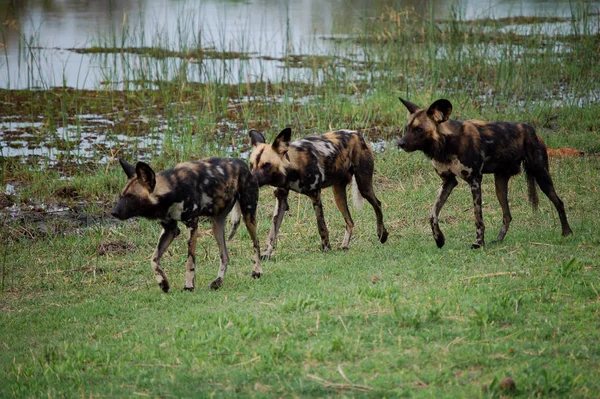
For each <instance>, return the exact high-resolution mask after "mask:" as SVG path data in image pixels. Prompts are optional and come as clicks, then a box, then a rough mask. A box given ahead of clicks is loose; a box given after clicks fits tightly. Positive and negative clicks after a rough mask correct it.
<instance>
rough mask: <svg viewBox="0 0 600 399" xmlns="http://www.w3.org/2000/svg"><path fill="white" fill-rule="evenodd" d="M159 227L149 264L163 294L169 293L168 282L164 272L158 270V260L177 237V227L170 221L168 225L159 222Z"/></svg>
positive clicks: (175, 223) (174, 222)
mask: <svg viewBox="0 0 600 399" xmlns="http://www.w3.org/2000/svg"><path fill="white" fill-rule="evenodd" d="M160 225H161V226H162V228H163V231H162V233H161V234H160V238H159V239H158V244H157V245H156V249H155V250H154V253H153V254H152V260H151V261H150V264H151V265H152V271H153V272H154V277H155V278H156V282H157V283H158V286H159V287H160V288H161V289H162V290H163V291H164V292H169V281H168V280H167V275H166V274H165V272H164V271H163V270H162V269H161V268H160V259H161V258H162V256H163V254H164V253H165V251H166V250H167V248H169V245H171V242H173V239H174V238H175V237H177V236H178V235H179V227H177V222H176V221H171V222H169V223H164V222H161V223H160Z"/></svg>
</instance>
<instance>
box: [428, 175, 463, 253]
mask: <svg viewBox="0 0 600 399" xmlns="http://www.w3.org/2000/svg"><path fill="white" fill-rule="evenodd" d="M442 180H443V182H442V185H441V187H440V190H439V191H438V196H437V199H436V200H435V204H434V205H433V210H432V211H431V217H430V218H429V223H430V224H431V231H432V233H433V238H434V240H435V243H436V244H437V246H438V248H441V247H443V246H444V243H445V242H446V239H445V237H444V233H442V230H441V229H440V224H439V216H440V211H441V210H442V208H443V207H444V204H445V203H446V200H447V199H448V197H449V196H450V193H451V192H452V190H453V189H454V187H456V185H457V184H458V182H457V181H456V177H454V176H449V177H442Z"/></svg>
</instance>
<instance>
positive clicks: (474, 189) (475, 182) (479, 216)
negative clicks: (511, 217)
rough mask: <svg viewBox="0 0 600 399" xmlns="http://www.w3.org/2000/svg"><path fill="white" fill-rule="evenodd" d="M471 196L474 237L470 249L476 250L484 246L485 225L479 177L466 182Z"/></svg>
mask: <svg viewBox="0 0 600 399" xmlns="http://www.w3.org/2000/svg"><path fill="white" fill-rule="evenodd" d="M468 183H469V185H470V186H471V194H473V212H474V213H475V228H476V236H475V243H474V244H473V245H471V248H473V249H477V248H481V247H483V246H484V245H485V239H484V234H485V225H484V224H483V211H482V208H481V177H474V178H472V179H471V180H469V181H468Z"/></svg>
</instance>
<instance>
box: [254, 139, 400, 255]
mask: <svg viewBox="0 0 600 399" xmlns="http://www.w3.org/2000/svg"><path fill="white" fill-rule="evenodd" d="M291 133H292V131H291V129H289V128H287V129H284V130H282V131H281V133H279V135H278V136H277V137H276V138H275V141H274V142H273V144H266V141H265V137H264V136H263V135H262V133H259V132H257V131H255V130H251V131H250V133H249V134H250V139H251V143H252V154H251V155H250V169H251V170H252V174H253V175H254V176H255V177H256V180H257V181H258V185H259V186H264V185H266V184H269V185H271V186H274V187H276V188H275V198H276V200H277V202H276V205H275V212H274V214H273V222H272V225H271V231H270V233H269V242H268V243H267V248H266V250H265V252H264V253H263V258H269V257H270V256H271V253H272V252H273V249H274V248H275V242H276V240H277V233H278V231H279V227H280V226H281V222H282V221H283V216H284V214H285V212H286V211H287V210H288V209H289V207H288V202H287V198H288V194H289V190H293V191H296V192H298V193H301V194H305V195H307V196H308V197H309V198H310V199H311V200H312V204H313V207H314V209H315V214H316V216H317V226H318V228H319V234H320V235H321V247H322V249H323V250H329V249H331V246H330V244H329V232H328V231H327V226H326V225H325V218H324V217H323V206H322V204H321V189H323V188H326V187H329V186H332V188H333V195H334V198H335V203H336V205H337V207H338V209H339V210H340V212H341V213H342V215H343V216H344V220H345V221H346V234H345V236H344V241H343V243H342V249H348V247H349V245H350V237H351V236H352V229H353V227H354V222H353V221H352V217H351V216H350V211H349V210H348V203H347V199H346V186H347V185H348V183H350V181H351V180H352V181H353V186H354V188H355V190H354V193H355V196H354V199H355V202H358V201H360V200H361V199H362V198H361V197H360V196H362V197H363V198H366V199H367V201H369V203H370V204H371V205H372V206H373V209H374V210H375V215H376V217H377V237H379V241H381V243H384V242H385V241H386V240H387V238H388V232H387V230H386V228H385V226H384V224H383V214H382V212H381V202H380V201H379V200H378V199H377V197H375V193H374V191H373V166H374V165H373V151H372V150H371V147H370V146H369V145H368V144H367V143H366V142H365V140H364V139H363V137H362V136H361V135H360V134H358V133H357V132H353V131H348V130H340V131H337V132H329V133H326V134H324V135H322V136H312V137H305V138H302V139H299V140H296V141H293V142H291V143H290V137H291ZM353 176H354V179H353ZM356 189H357V190H356ZM359 193H360V194H359Z"/></svg>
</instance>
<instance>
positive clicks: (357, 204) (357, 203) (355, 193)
mask: <svg viewBox="0 0 600 399" xmlns="http://www.w3.org/2000/svg"><path fill="white" fill-rule="evenodd" d="M352 201H353V202H354V209H356V210H358V209H361V208H362V207H363V205H364V204H365V199H364V197H363V196H362V195H360V191H359V190H358V184H357V183H356V176H352Z"/></svg>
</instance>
